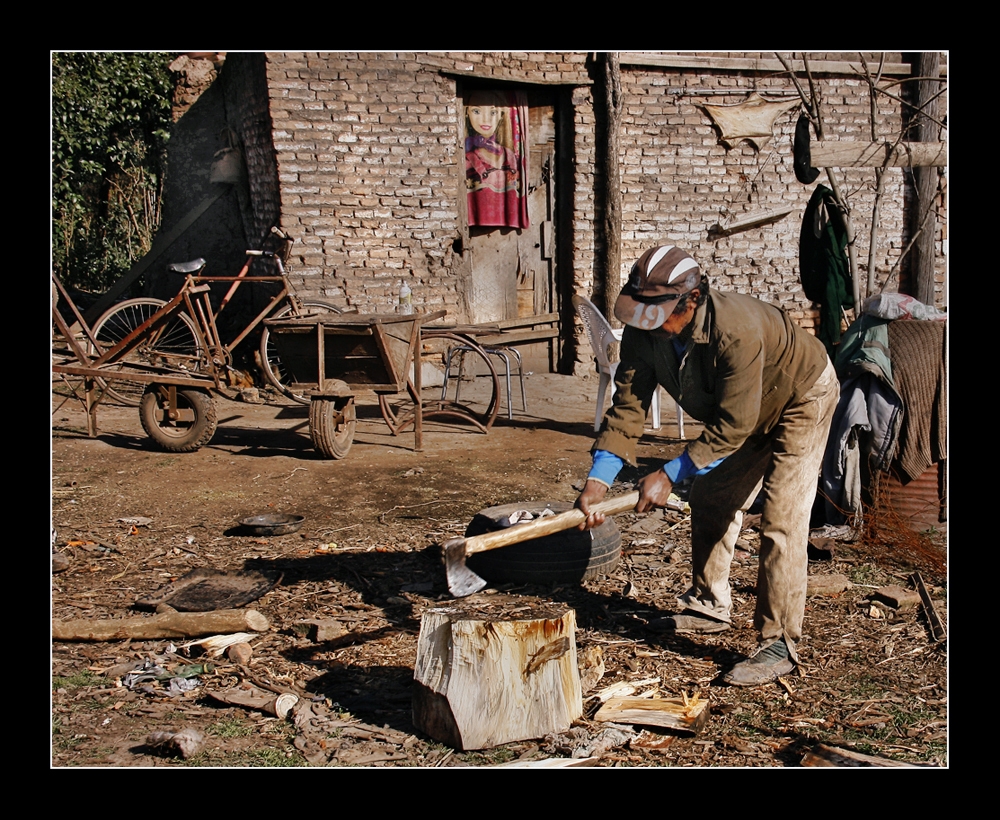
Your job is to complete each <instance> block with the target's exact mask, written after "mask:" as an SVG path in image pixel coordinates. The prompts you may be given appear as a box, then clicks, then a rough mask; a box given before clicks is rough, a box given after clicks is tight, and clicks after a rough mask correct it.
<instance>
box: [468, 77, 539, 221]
mask: <svg viewBox="0 0 1000 820" xmlns="http://www.w3.org/2000/svg"><path fill="white" fill-rule="evenodd" d="M465 113H466V130H465V134H466V137H465V184H466V188H467V190H468V213H469V225H484V226H491V227H506V228H527V227H528V101H527V96H526V95H525V94H524V92H521V91H478V92H473V93H472V94H471V95H470V96H469V99H468V101H467V103H466V107H465Z"/></svg>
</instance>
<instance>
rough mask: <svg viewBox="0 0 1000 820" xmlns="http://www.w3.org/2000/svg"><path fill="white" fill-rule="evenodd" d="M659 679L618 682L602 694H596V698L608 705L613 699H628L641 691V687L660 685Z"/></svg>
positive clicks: (607, 687)
mask: <svg viewBox="0 0 1000 820" xmlns="http://www.w3.org/2000/svg"><path fill="white" fill-rule="evenodd" d="M659 682H660V679H659V678H646V679H645V680H637V681H624V680H623V681H618V683H612V684H611V685H610V686H605V687H604V688H603V689H602V690H601V691H600V692H596V693H595V694H594V697H596V698H597V699H598V700H599V701H601V703H607V702H608V701H609V700H611V698H627V697H630V696H631V695H634V694H635V693H636V692H638V691H639V687H640V686H651V685H653V684H654V683H659Z"/></svg>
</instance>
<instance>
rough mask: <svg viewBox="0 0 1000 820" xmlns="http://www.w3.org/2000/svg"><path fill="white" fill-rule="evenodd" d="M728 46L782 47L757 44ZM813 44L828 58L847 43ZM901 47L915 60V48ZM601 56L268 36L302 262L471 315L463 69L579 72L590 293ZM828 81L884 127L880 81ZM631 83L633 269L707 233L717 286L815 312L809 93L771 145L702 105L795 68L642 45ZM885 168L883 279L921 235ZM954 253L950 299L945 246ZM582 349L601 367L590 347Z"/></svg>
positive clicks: (878, 257) (480, 74)
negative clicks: (804, 164)
mask: <svg viewBox="0 0 1000 820" xmlns="http://www.w3.org/2000/svg"><path fill="white" fill-rule="evenodd" d="M658 54H659V55H664V54H665V53H663V52H660V53H658ZM703 56H709V55H703ZM710 56H712V57H713V58H716V59H717V60H725V59H727V58H741V59H743V60H746V59H747V58H753V57H760V58H761V59H770V60H772V61H773V59H774V55H773V54H764V53H760V54H758V55H755V54H752V53H746V52H741V53H739V54H713V55H710ZM811 59H813V60H814V61H815V62H816V63H817V64H818V63H819V61H821V60H823V59H830V60H834V59H845V56H844V55H840V54H826V55H824V54H816V55H811ZM890 60H892V61H895V62H899V60H900V55H899V54H894V55H890ZM666 62H667V63H669V60H667V61H666ZM590 70H591V69H590V66H589V63H588V57H587V55H586V54H585V53H582V52H575V53H558V54H556V53H542V52H539V53H531V52H507V53H476V52H449V53H436V54H424V53H400V52H393V53H377V54H376V53H364V52H361V53H348V52H337V53H307V52H301V53H288V52H276V53H268V54H267V55H266V81H267V92H268V95H269V100H268V104H269V113H270V118H271V122H272V123H273V144H274V151H275V162H276V173H277V179H278V182H279V184H280V214H281V222H282V225H283V227H284V228H285V229H286V230H288V231H289V232H290V233H292V234H293V235H294V236H295V237H296V240H297V242H296V250H295V251H294V256H293V259H292V260H291V263H290V266H289V267H290V270H292V271H293V272H294V273H295V274H296V276H297V277H299V278H300V279H301V281H302V283H303V284H304V286H305V288H306V289H307V290H308V291H310V292H312V293H315V294H316V295H320V296H322V297H324V298H328V299H332V300H333V301H336V302H339V303H340V304H343V305H345V306H348V305H349V306H354V307H357V308H358V309H360V310H362V311H364V312H375V311H379V310H385V309H389V308H391V306H392V305H393V304H394V303H395V300H396V294H397V291H398V287H399V284H400V281H401V280H403V279H405V280H406V281H407V282H408V283H409V285H410V287H411V289H412V291H413V301H414V304H416V305H417V306H419V307H421V308H424V309H427V310H434V309H438V308H444V309H447V310H448V311H449V313H450V314H451V315H452V316H456V317H461V310H462V309H461V304H462V300H461V289H462V282H461V277H459V276H458V275H457V273H456V271H457V270H458V268H459V266H460V263H461V259H460V257H459V255H458V254H457V253H456V247H457V246H458V245H457V240H459V239H460V237H461V235H462V231H463V225H462V223H461V215H460V213H461V212H460V200H459V196H460V195H461V193H462V192H463V191H464V189H463V188H462V187H461V172H460V169H459V163H460V161H461V158H460V149H459V133H460V127H459V126H460V124H459V122H458V102H457V99H456V82H458V83H461V82H462V78H463V77H466V76H468V77H474V78H476V79H478V80H486V79H490V78H493V79H496V80H504V81H516V82H529V83H563V84H567V85H570V86H572V92H571V94H570V95H569V99H570V100H571V111H570V112H568V117H567V119H566V120H564V121H569V122H572V123H573V131H574V133H573V134H572V137H571V142H572V154H573V156H572V167H571V168H570V169H568V170H569V172H570V173H571V176H572V178H573V184H572V186H571V189H570V190H571V193H570V195H569V196H568V197H567V198H568V199H569V201H570V204H571V206H572V214H571V215H570V217H569V219H567V220H565V221H564V222H563V223H562V224H563V225H564V226H567V228H568V229H567V230H563V232H562V234H561V235H560V237H559V241H560V243H561V244H562V243H567V244H566V245H565V246H564V248H563V255H562V257H561V258H562V259H563V260H564V264H563V270H562V271H561V273H560V276H561V277H563V279H564V281H569V282H571V285H570V288H571V289H572V290H574V291H576V292H580V293H584V294H585V295H590V294H591V293H592V291H593V282H594V279H595V271H594V266H595V260H596V258H597V257H596V247H595V242H596V233H595V226H596V225H597V220H598V219H599V217H600V214H599V213H598V210H597V209H598V203H597V202H596V201H595V195H594V169H595V166H596V164H597V163H596V160H597V153H596V152H597V150H598V148H597V145H596V143H595V124H596V119H595V110H594V98H593V89H592V87H591V82H592V79H591V76H590ZM815 81H816V84H817V86H818V87H819V89H820V91H821V94H822V100H823V115H824V122H825V128H826V135H825V136H826V138H827V139H839V140H860V141H868V140H869V139H870V131H869V122H868V118H869V102H868V92H867V87H866V84H865V83H864V82H863V81H862V80H861V79H859V78H858V77H857V76H854V75H852V74H850V73H847V72H844V71H832V72H830V71H827V72H817V74H816V76H815ZM622 87H623V93H624V113H623V123H622V129H621V134H620V138H621V155H620V156H621V173H622V191H623V232H622V270H621V271H620V274H621V275H622V277H623V278H624V276H625V274H626V273H627V270H628V267H629V266H630V265H631V263H632V261H633V260H634V259H635V258H636V257H637V256H638V255H639V254H641V253H642V251H643V250H644V249H645V248H647V247H649V246H650V245H653V244H659V243H664V242H676V243H678V244H683V245H684V246H686V247H687V248H688V249H690V250H691V252H692V253H693V254H694V256H695V257H696V258H697V259H698V260H699V261H700V262H701V263H702V266H703V268H704V269H705V270H706V271H707V273H708V274H709V276H710V278H711V281H712V283H713V284H714V285H715V286H717V287H720V288H724V289H727V290H737V291H742V292H747V293H752V294H754V295H756V296H759V297H760V298H762V299H765V300H767V301H772V302H775V303H778V304H780V305H782V306H783V307H785V308H787V309H788V310H789V311H790V312H791V313H792V314H793V316H795V317H796V319H797V320H798V321H799V322H800V323H801V324H803V325H804V326H806V327H809V326H812V325H813V324H814V322H815V320H816V316H817V313H816V311H815V310H813V308H812V306H811V305H810V304H809V302H808V301H807V300H806V299H805V296H804V294H803V293H802V289H801V285H800V284H799V278H798V270H797V257H798V236H799V231H800V226H801V217H802V212H803V210H804V208H805V206H806V203H807V202H808V199H809V196H810V195H811V193H812V190H813V188H814V186H813V185H808V186H807V185H803V184H801V183H799V182H797V180H796V179H795V176H794V172H793V167H792V162H793V156H792V137H793V133H794V127H795V121H796V118H797V110H796V109H792V110H790V111H789V112H787V113H785V114H783V115H781V116H779V117H778V119H777V121H776V123H775V126H774V130H773V134H774V136H773V137H772V139H771V140H770V142H768V144H767V145H765V146H764V147H763V148H762V149H760V150H756V149H755V148H754V147H752V146H751V145H750V144H749V143H747V142H741V143H739V144H737V145H736V146H734V147H732V148H728V149H727V148H726V147H725V146H724V145H722V143H721V142H720V140H719V133H718V130H717V128H716V127H715V126H714V124H713V122H712V120H711V119H710V118H709V116H708V115H707V114H706V112H705V111H704V110H703V108H702V106H703V105H704V104H705V103H710V104H715V105H719V104H735V103H738V102H741V101H743V100H744V99H745V98H746V95H747V94H748V93H750V92H751V91H752V90H757V91H759V92H761V93H763V94H765V95H769V96H772V97H778V96H781V95H787V94H789V92H791V91H792V90H793V88H794V87H793V85H792V83H791V82H790V80H789V79H788V78H787V77H785V76H781V75H780V74H779V73H777V72H775V71H774V70H773V67H770V68H769V67H766V66H765V67H761V68H759V69H747V68H746V67H740V68H726V67H722V68H716V69H705V68H704V67H699V68H683V67H676V66H670V65H668V64H660V65H650V64H648V61H643V60H641V59H638V60H635V61H633V62H629V61H627V60H623V64H622ZM723 92H724V93H723ZM788 99H789V100H792V99H794V98H793V97H791V96H789V97H788ZM899 121H900V113H899V106H898V103H896V102H895V101H894V100H892V99H891V98H889V97H881V98H880V100H879V112H878V136H879V137H880V138H885V137H890V136H891V135H892V134H894V133H895V132H896V131H897V130H898V128H899ZM566 170H567V169H564V172H565V171H566ZM838 180H839V183H840V185H841V189H842V190H843V191H845V192H846V193H847V194H848V196H849V198H850V203H851V207H852V210H853V216H854V221H855V227H856V245H855V248H856V255H857V260H858V266H859V269H860V271H861V274H862V277H863V279H865V278H867V267H868V245H869V225H870V220H871V216H872V206H873V203H874V188H875V174H874V171H873V170H872V169H854V170H852V169H845V170H841V171H839V172H838ZM818 182H824V183H825V182H826V180H825V177H821V178H820V179H819V180H818ZM883 184H884V194H883V202H882V208H881V223H880V229H879V234H878V236H879V239H878V243H877V247H876V252H875V256H874V259H875V272H876V284H877V286H880V285H881V284H882V282H884V281H885V278H886V277H887V275H888V274H889V272H890V270H892V269H893V267H894V266H895V265H896V263H897V261H898V259H899V255H900V253H901V250H902V248H903V247H904V246H905V244H906V241H907V239H906V235H905V234H906V228H905V226H904V221H903V191H904V181H903V172H902V170H901V169H889V170H888V171H887V172H886V175H885V179H884V183H883ZM567 198H564V199H563V202H564V203H565V202H566V199H567ZM788 206H790V207H791V208H792V211H791V213H789V214H788V215H787V216H785V217H784V218H783V219H781V220H779V221H777V222H773V223H771V224H766V225H760V226H757V227H753V228H751V229H749V230H742V231H739V232H737V233H734V234H732V235H728V236H722V235H713V233H712V232H711V229H712V227H713V226H715V225H718V224H725V223H726V222H727V220H728V221H735V220H739V219H741V218H745V217H748V216H751V215H754V214H758V213H761V212H763V211H768V210H771V209H774V208H779V207H788ZM566 248H568V251H567V250H566ZM940 259H941V271H942V272H941V275H940V277H939V279H940V282H941V298H940V301H939V304H942V303H943V301H944V298H945V297H944V286H945V281H944V279H945V277H944V255H943V253H942V254H940ZM567 268H568V269H569V270H567ZM890 289H892V288H890ZM567 292H568V289H567ZM578 359H579V360H580V361H581V362H582V363H584V364H585V365H587V366H589V363H590V362H589V353H588V352H587V351H586V349H585V348H584V349H583V350H582V351H581V353H580V354H579V356H578Z"/></svg>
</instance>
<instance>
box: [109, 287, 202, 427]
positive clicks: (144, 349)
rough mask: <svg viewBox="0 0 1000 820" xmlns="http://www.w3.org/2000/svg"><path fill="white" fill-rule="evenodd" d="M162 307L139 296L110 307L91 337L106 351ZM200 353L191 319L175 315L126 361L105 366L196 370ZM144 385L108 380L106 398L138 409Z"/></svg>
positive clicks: (125, 359) (185, 315) (154, 300)
mask: <svg viewBox="0 0 1000 820" xmlns="http://www.w3.org/2000/svg"><path fill="white" fill-rule="evenodd" d="M165 304H166V302H164V301H163V300H162V299H152V298H147V297H142V298H139V299H127V300H125V301H124V302H120V303H118V304H117V305H114V306H113V307H111V308H110V309H109V310H108V311H106V312H105V313H104V315H103V316H101V318H100V319H98V320H97V323H96V324H95V325H94V336H95V338H96V339H97V341H98V342H99V343H100V345H101V346H102V347H103V348H104V349H105V350H107V349H108V348H109V347H114V346H115V345H116V344H118V342H120V341H121V340H122V339H124V338H125V337H126V336H128V335H129V334H130V333H131V332H132V331H133V330H135V329H136V328H137V327H139V326H140V325H141V324H142V323H143V322H145V321H146V320H147V319H148V318H149V317H150V316H152V315H153V314H154V313H156V311H158V310H159V309H160V308H161V307H163V306H164V305H165ZM201 354H202V349H201V342H200V341H199V339H198V333H197V331H196V330H195V324H194V320H193V319H191V317H189V316H188V315H187V314H186V313H179V314H178V315H177V316H176V317H174V318H172V319H170V320H169V321H168V322H167V323H166V325H164V326H163V327H162V328H160V329H159V330H158V331H156V332H155V333H152V334H150V337H149V338H148V339H146V340H144V341H143V342H142V344H140V345H139V347H137V348H136V349H135V350H133V351H132V352H131V353H130V354H129V355H128V356H127V357H126V358H124V359H122V360H121V361H120V362H115V363H114V364H112V365H109V366H108V369H109V370H122V369H124V367H126V366H127V365H128V364H129V363H137V364H148V365H162V364H165V363H172V364H174V365H179V366H182V367H186V368H187V369H189V370H197V369H198V363H199V359H200V357H201ZM146 387H147V383H146V382H134V381H130V380H128V379H108V380H107V385H106V396H107V397H108V398H109V399H113V400H114V401H117V402H119V403H120V404H124V405H126V406H128V407H138V406H139V402H140V401H141V400H142V394H143V393H144V392H145V391H146Z"/></svg>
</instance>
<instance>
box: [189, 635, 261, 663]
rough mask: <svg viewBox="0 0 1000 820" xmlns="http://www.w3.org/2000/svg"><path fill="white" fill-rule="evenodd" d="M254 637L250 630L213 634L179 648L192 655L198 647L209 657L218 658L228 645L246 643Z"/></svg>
mask: <svg viewBox="0 0 1000 820" xmlns="http://www.w3.org/2000/svg"><path fill="white" fill-rule="evenodd" d="M253 637H255V636H254V635H252V634H251V633H249V632H234V633H233V634H232V635H212V636H211V637H210V638H201V639H200V640H197V641H189V642H188V643H185V644H181V645H180V646H178V647H177V648H178V649H180V650H181V651H182V652H183V653H184V654H185V655H191V654H192V653H191V650H192V649H194V648H195V647H197V648H199V649H201V651H202V652H204V653H205V654H206V655H208V656H209V657H212V658H218V657H219V656H220V655H222V653H223V652H225V651H226V649H227V648H228V647H230V646H232V645H233V644H240V643H246V642H247V641H248V640H250V639H251V638H253Z"/></svg>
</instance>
